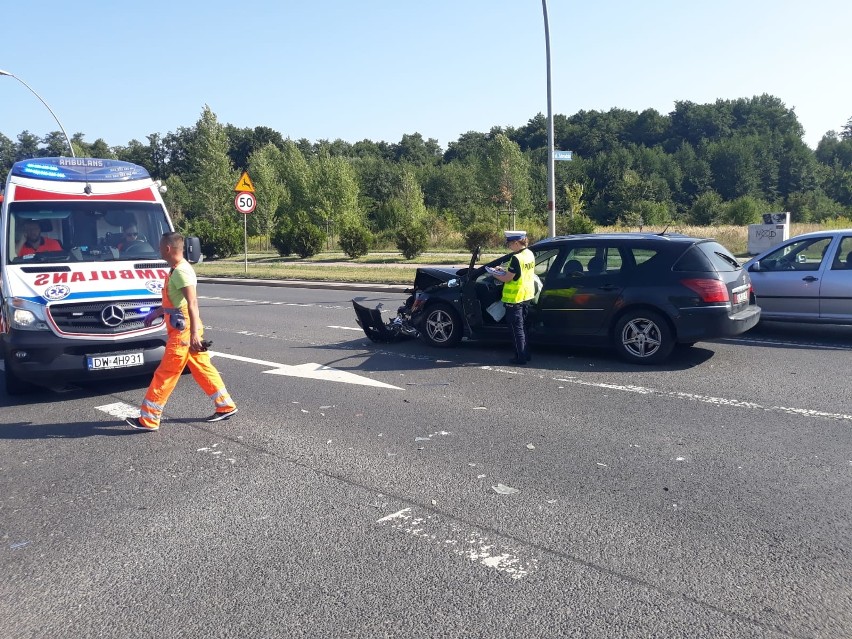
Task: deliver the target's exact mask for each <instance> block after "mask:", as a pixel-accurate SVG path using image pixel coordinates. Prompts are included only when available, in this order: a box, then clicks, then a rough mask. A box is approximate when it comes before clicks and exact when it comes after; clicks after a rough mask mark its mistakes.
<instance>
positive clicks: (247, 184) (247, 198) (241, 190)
mask: <svg viewBox="0 0 852 639" xmlns="http://www.w3.org/2000/svg"><path fill="white" fill-rule="evenodd" d="M234 191H236V192H237V196H236V197H235V198H234V208H235V209H237V211H239V212H240V213H242V214H243V257H244V260H245V272H246V273H248V215H249V213H251V212H252V211H254V209H255V207H256V206H257V198H256V197H255V196H254V184H252V181H251V178H250V177H249V174H248V172H247V171H243V174H242V175H241V176H240V179H239V180H237V184H236V186H234Z"/></svg>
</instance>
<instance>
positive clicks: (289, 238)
mask: <svg viewBox="0 0 852 639" xmlns="http://www.w3.org/2000/svg"><path fill="white" fill-rule="evenodd" d="M270 241H271V242H272V246H274V247H275V250H276V251H278V255H281V256H285V257H286V256H287V255H290V253H292V252H293V232H292V227H291V224H290V220H287V219H284V220H281V221H279V222H278V225H277V226H276V227H275V230H274V231H273V232H272V237H271V238H270Z"/></svg>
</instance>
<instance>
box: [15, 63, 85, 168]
mask: <svg viewBox="0 0 852 639" xmlns="http://www.w3.org/2000/svg"><path fill="white" fill-rule="evenodd" d="M0 75H8V76H9V77H10V78H15V79H16V80H17V81H18V82H20V83H21V84H23V85H24V86H25V87H27V88H28V89H29V90H30V91H31V92H32V94H33V95H34V96H35V97H37V98H38V99H39V100H41V103H42V104H43V105H44V106H45V107H47V110H48V111H50V115H52V116H53V119H54V120H56V124H58V125H59V128H60V129H61V130H62V135H64V136H65V141H66V142H68V148H69V149H70V150H71V157H72V158H73V157H77V156H75V155H74V147H73V146H72V145H71V139H70V138H69V137H68V134H67V133H66V132H65V127H64V126H62V122H60V121H59V118H57V117H56V114H55V113H54V112H53V109H51V108H50V106H48V104H47V102H45V101H44V98H42V97H41V96H40V95H39V94H38V93H36V91H35V89H33V88H32V87H31V86H30V85H29V84H27V83H26V82H24V81H23V80H21V78H19V77H18V76H16V75H15V74H14V73H11V72H9V71H4V70H3V69H0Z"/></svg>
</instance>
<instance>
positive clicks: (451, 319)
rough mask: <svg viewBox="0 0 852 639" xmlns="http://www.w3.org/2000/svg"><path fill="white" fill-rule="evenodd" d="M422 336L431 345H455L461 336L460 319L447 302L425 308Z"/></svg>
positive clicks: (442, 346)
mask: <svg viewBox="0 0 852 639" xmlns="http://www.w3.org/2000/svg"><path fill="white" fill-rule="evenodd" d="M423 337H424V338H425V339H426V341H427V342H429V344H431V345H432V346H438V347H441V348H444V347H447V346H455V345H456V344H458V343H459V342H460V341H461V338H462V325H461V319H459V316H458V314H457V313H456V312H455V311H454V310H453V309H452V307H451V306H449V305H448V304H444V303H438V304H434V305H432V306H430V307H429V308H427V309H426V317H425V318H424V320H423Z"/></svg>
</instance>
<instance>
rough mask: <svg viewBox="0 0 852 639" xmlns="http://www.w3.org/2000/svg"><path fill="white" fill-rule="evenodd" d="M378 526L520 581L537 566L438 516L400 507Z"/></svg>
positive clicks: (535, 561)
mask: <svg viewBox="0 0 852 639" xmlns="http://www.w3.org/2000/svg"><path fill="white" fill-rule="evenodd" d="M376 523H377V524H379V525H382V526H390V527H391V528H393V529H394V530H398V531H400V532H403V533H405V534H406V535H410V536H412V537H416V538H418V539H423V540H425V541H427V542H430V543H435V544H438V545H439V546H441V547H443V548H447V549H449V550H450V551H451V552H452V553H453V554H456V555H459V556H461V557H464V558H465V559H467V560H469V561H472V562H474V563H478V564H482V565H483V566H486V567H488V568H493V569H494V570H498V571H500V572H502V573H505V574H507V575H508V576H509V577H511V578H512V579H523V578H524V577H526V576H527V575H529V574H530V572H532V571H534V570H535V569H536V567H537V566H538V559H536V558H534V557H528V558H522V557H521V556H520V555H521V554H520V553H519V552H518V550H517V549H515V548H513V547H512V546H510V545H508V544H505V543H502V542H500V541H497V540H494V539H492V538H489V537H488V536H486V535H483V534H482V533H480V532H479V531H477V530H475V529H468V530H463V529H461V528H459V527H458V526H457V525H456V524H454V523H453V522H450V521H446V520H444V519H442V518H441V517H440V516H439V515H435V514H424V515H417V514H416V513H415V509H414V508H403V509H402V510H399V511H397V512H395V513H391V514H390V515H386V516H385V517H382V518H381V519H379V520H377V521H376Z"/></svg>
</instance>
